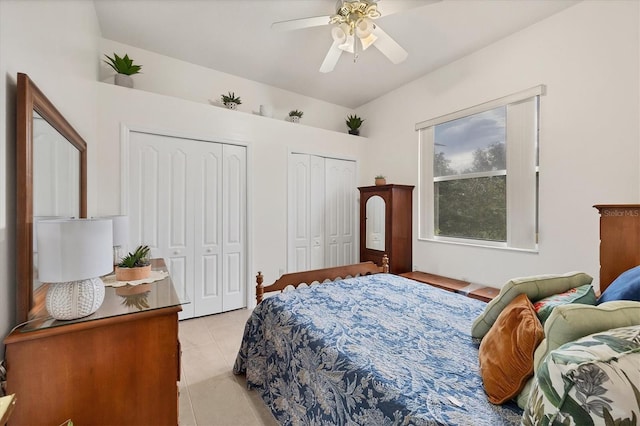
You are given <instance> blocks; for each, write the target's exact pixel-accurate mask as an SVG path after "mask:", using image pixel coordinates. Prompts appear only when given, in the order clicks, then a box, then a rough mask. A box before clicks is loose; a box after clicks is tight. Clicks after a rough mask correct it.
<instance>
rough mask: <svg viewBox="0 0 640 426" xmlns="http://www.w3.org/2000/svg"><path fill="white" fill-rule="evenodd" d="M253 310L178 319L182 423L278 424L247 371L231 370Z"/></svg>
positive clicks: (217, 425)
mask: <svg viewBox="0 0 640 426" xmlns="http://www.w3.org/2000/svg"><path fill="white" fill-rule="evenodd" d="M250 314H251V311H250V310H247V309H239V310H237V311H231V312H226V313H223V314H218V315H210V316H206V317H201V318H194V319H189V320H184V321H180V323H179V332H180V344H181V345H182V380H181V382H180V425H183V426H188V425H198V426H227V425H229V426H232V425H233V426H236V425H237V426H255V425H269V426H271V425H277V424H278V423H277V422H276V420H275V419H274V418H273V416H272V415H271V412H270V411H269V409H268V408H267V407H266V406H265V405H264V402H262V399H261V398H260V396H259V395H258V393H257V392H256V391H249V390H247V387H246V384H245V379H244V376H235V375H234V374H233V372H232V371H231V369H232V368H233V363H234V361H235V359H236V355H237V353H238V348H239V347H240V341H241V340H242V332H243V330H244V324H245V322H246V320H247V318H248V317H249V315H250Z"/></svg>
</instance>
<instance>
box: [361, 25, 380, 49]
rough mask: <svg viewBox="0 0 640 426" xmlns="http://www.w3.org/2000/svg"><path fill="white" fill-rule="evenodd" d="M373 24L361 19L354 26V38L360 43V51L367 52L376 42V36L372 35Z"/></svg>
mask: <svg viewBox="0 0 640 426" xmlns="http://www.w3.org/2000/svg"><path fill="white" fill-rule="evenodd" d="M375 28H376V27H375V24H374V23H373V22H372V21H371V20H370V19H367V18H362V19H361V20H360V21H358V23H357V25H356V36H357V37H358V38H359V39H360V42H361V43H362V50H367V48H368V47H369V46H371V45H372V44H373V43H375V42H376V40H377V39H378V37H377V36H375V35H374V34H373V30H374V29H375Z"/></svg>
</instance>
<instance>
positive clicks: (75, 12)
mask: <svg viewBox="0 0 640 426" xmlns="http://www.w3.org/2000/svg"><path fill="white" fill-rule="evenodd" d="M98 35H99V30H98V21H97V18H96V14H95V10H94V7H93V3H92V2H79V1H73V0H69V1H63V0H60V1H55V2H51V1H36V0H33V1H18V0H1V1H0V75H2V77H3V79H2V84H0V99H1V100H2V101H1V102H0V129H2V132H0V163H1V164H2V167H0V170H2V171H1V172H0V199H2V200H4V201H5V202H3V203H2V208H0V335H2V336H4V335H6V333H7V332H8V331H9V330H10V329H11V328H12V327H13V326H14V325H15V324H14V321H15V300H16V297H15V262H16V260H17V258H16V254H15V228H16V227H15V220H16V216H15V210H16V198H15V197H16V195H15V171H16V170H15V152H16V150H15V136H16V127H15V120H16V115H15V109H16V96H15V95H16V79H17V77H16V76H17V73H18V72H24V73H27V74H28V75H29V76H30V77H31V79H32V80H33V81H34V82H35V83H36V85H37V86H38V87H39V88H40V89H41V90H42V92H43V93H44V94H45V95H46V96H47V97H48V98H49V99H50V100H51V101H52V102H53V104H54V105H55V106H56V107H57V108H58V110H59V111H60V112H61V113H62V114H63V115H64V116H65V117H66V118H67V120H68V121H69V122H70V123H71V125H72V126H74V127H75V129H76V130H77V131H78V133H79V134H80V135H81V136H83V137H84V139H85V140H86V141H87V144H88V149H89V163H90V164H89V170H90V171H91V170H92V169H95V167H91V162H93V161H95V128H96V113H95V112H96V108H95V96H96V95H95V84H96V83H95V81H96V80H97V78H98V63H97V61H96V57H97V52H98ZM92 153H94V154H92ZM89 180H90V183H89V185H90V186H89V188H90V189H91V188H93V186H92V182H95V174H94V173H90V175H89ZM17 196H21V194H20V193H18V195H17ZM96 205H97V199H96V197H95V192H92V191H89V209H90V211H91V209H92V208H93V209H94V210H95V206H96ZM0 349H1V348H0Z"/></svg>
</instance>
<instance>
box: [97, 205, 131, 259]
mask: <svg viewBox="0 0 640 426" xmlns="http://www.w3.org/2000/svg"><path fill="white" fill-rule="evenodd" d="M99 219H110V220H111V221H112V222H113V264H114V265H117V264H119V263H120V262H121V261H122V258H123V257H124V256H126V255H127V245H128V243H129V216H121V215H116V216H102V217H100V218H99Z"/></svg>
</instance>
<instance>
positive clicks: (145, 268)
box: [116, 246, 151, 281]
mask: <svg viewBox="0 0 640 426" xmlns="http://www.w3.org/2000/svg"><path fill="white" fill-rule="evenodd" d="M150 250H151V249H150V248H149V246H138V248H137V249H136V250H135V251H134V252H133V253H129V254H128V255H126V256H125V257H123V258H122V261H120V263H119V264H118V266H116V279H117V280H118V281H135V280H140V279H143V278H147V277H148V276H149V275H150V274H151V261H150V260H149V252H150Z"/></svg>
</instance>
